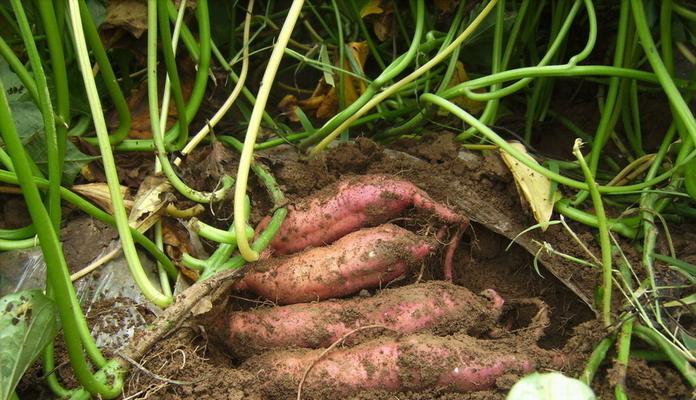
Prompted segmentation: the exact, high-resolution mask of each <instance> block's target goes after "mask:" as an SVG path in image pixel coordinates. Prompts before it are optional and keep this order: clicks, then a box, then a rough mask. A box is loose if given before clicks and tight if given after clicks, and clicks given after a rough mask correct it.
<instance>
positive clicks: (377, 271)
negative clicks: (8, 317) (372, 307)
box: [236, 224, 435, 304]
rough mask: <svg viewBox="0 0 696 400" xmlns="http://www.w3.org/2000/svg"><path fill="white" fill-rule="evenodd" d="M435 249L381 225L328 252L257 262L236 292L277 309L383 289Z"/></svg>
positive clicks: (432, 243)
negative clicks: (249, 294) (269, 302)
mask: <svg viewBox="0 0 696 400" xmlns="http://www.w3.org/2000/svg"><path fill="white" fill-rule="evenodd" d="M434 248H435V241H434V240H432V239H429V238H426V237H422V236H418V235H416V234H414V233H412V232H410V231H408V230H406V229H403V228H400V227H398V226H396V225H391V224H384V225H381V226H378V227H376V228H368V229H362V230H359V231H357V232H353V233H351V234H349V235H346V236H344V237H342V238H341V239H339V240H337V241H336V242H335V243H333V244H332V245H329V246H324V247H316V248H312V249H308V250H305V251H303V252H301V253H296V254H293V255H289V256H283V257H278V258H270V259H266V260H262V261H259V262H257V263H256V264H254V266H253V270H251V271H249V273H247V275H246V276H245V277H244V278H243V279H242V280H241V281H240V282H239V283H238V284H237V285H236V288H237V289H240V290H247V291H250V292H253V293H256V294H257V295H260V296H263V297H265V298H267V299H269V300H272V301H274V302H276V303H278V304H293V303H306V302H310V301H315V300H323V299H328V298H336V297H344V296H348V295H351V294H354V293H357V292H359V291H360V290H361V289H365V288H373V287H378V286H382V285H386V284H387V283H389V282H391V281H392V280H394V279H396V278H398V277H400V276H401V275H403V274H404V273H405V272H406V270H407V268H408V266H409V265H413V264H414V263H417V262H419V261H420V260H422V259H423V258H424V257H425V256H426V255H427V254H429V253H430V252H431V251H433V249H434Z"/></svg>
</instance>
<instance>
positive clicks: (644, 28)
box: [631, 0, 696, 143]
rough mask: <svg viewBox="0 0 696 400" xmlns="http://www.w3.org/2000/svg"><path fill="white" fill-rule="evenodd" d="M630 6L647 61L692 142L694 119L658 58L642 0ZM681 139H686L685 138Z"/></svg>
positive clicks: (695, 138)
mask: <svg viewBox="0 0 696 400" xmlns="http://www.w3.org/2000/svg"><path fill="white" fill-rule="evenodd" d="M631 8H632V10H633V20H634V22H635V24H636V30H637V31H638V37H639V38H640V42H641V44H642V45H643V49H644V50H645V55H646V57H647V58H648V62H650V66H651V67H652V69H653V71H654V72H655V75H656V76H657V79H658V81H659V82H660V85H662V89H663V90H664V93H665V95H666V96H667V99H668V100H669V102H670V105H671V106H672V111H673V113H674V114H675V116H676V117H677V120H678V121H679V122H680V123H682V124H683V125H684V129H685V130H686V134H687V135H688V137H690V138H691V141H692V143H693V142H696V120H695V119H694V115H693V113H692V112H691V109H690V108H689V105H688V104H686V102H685V101H684V98H683V97H682V96H681V94H680V93H679V90H678V89H677V86H676V85H675V83H674V80H673V79H672V77H671V76H670V74H669V70H668V69H667V67H666V66H665V64H664V61H663V60H662V58H660V54H659V53H658V51H657V47H656V46H655V42H654V41H653V38H652V35H651V33H650V28H649V27H648V22H647V20H646V17H645V11H644V10H643V0H631ZM683 139H684V140H686V138H683Z"/></svg>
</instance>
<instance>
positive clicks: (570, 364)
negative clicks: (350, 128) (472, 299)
mask: <svg viewBox="0 0 696 400" xmlns="http://www.w3.org/2000/svg"><path fill="white" fill-rule="evenodd" d="M394 148H395V149H399V150H402V151H405V152H407V153H411V154H413V155H414V156H415V157H410V156H408V155H405V154H403V153H400V152H394V151H392V150H384V149H382V148H380V147H379V146H377V145H375V144H374V143H372V142H370V141H369V140H362V139H359V140H357V141H356V142H354V143H349V144H345V145H342V146H340V147H338V148H336V149H333V150H330V151H328V152H326V153H325V154H324V155H322V156H321V157H318V158H315V159H311V160H305V159H303V158H302V157H300V156H298V155H297V153H296V152H294V151H293V150H291V149H289V148H285V149H275V150H273V151H271V152H268V153H265V154H262V155H261V156H260V157H259V160H260V161H262V162H264V163H265V164H266V165H268V166H269V167H270V168H271V169H272V171H273V173H274V175H275V176H276V178H277V179H278V180H279V182H280V184H281V185H282V187H283V189H284V190H285V191H286V195H287V197H288V199H289V200H290V202H295V201H297V200H298V199H300V198H302V197H305V196H307V195H309V194H311V193H314V192H315V191H317V190H320V189H322V188H323V187H325V186H326V185H328V184H330V183H332V182H335V181H337V180H338V179H340V178H341V177H345V176H348V175H356V174H358V175H359V174H366V173H383V174H392V175H397V176H399V177H401V178H404V179H408V180H410V181H412V182H414V183H415V184H416V185H418V186H419V187H421V188H422V189H424V190H425V191H427V192H428V193H429V194H430V195H431V196H432V197H433V198H434V199H435V200H438V201H441V202H445V203H447V204H449V205H450V206H451V207H453V208H454V209H455V210H457V211H459V212H461V213H463V214H465V215H467V216H469V217H471V219H472V220H473V221H474V222H473V223H472V226H471V228H470V229H469V230H468V232H467V235H466V237H465V238H464V241H463V243H462V245H460V247H459V251H458V253H457V257H456V258H455V267H456V271H455V282H456V283H457V284H460V285H462V286H464V287H467V288H469V289H470V290H471V291H473V292H474V293H477V292H480V291H481V290H483V289H487V288H493V289H494V290H496V291H497V292H498V293H499V294H500V295H501V296H503V298H505V299H506V302H507V304H508V306H506V309H505V312H504V315H503V316H502V318H501V320H500V323H499V330H498V332H497V336H496V337H495V338H491V337H486V335H483V334H478V336H479V337H478V338H472V337H470V336H469V335H471V334H474V333H472V332H467V333H468V334H469V335H464V336H462V334H461V333H460V334H458V335H460V336H459V337H460V338H462V340H464V342H465V343H466V344H465V346H468V347H466V351H467V352H470V353H471V354H479V353H480V352H481V351H483V350H481V349H482V348H483V347H481V346H485V348H486V349H487V350H486V351H488V350H490V352H488V353H486V354H488V355H490V354H493V355H495V354H525V355H527V356H529V357H532V358H533V359H535V361H537V362H538V365H539V369H541V370H544V369H546V368H552V369H558V368H561V369H562V370H563V372H565V373H566V374H569V375H570V376H577V375H578V374H579V373H580V371H581V370H582V368H583V366H584V363H585V361H586V359H587V357H588V356H589V354H590V352H591V351H592V350H593V349H594V346H595V345H596V344H597V342H598V341H599V340H600V339H601V338H602V337H603V336H604V335H605V334H606V332H605V331H604V329H602V328H601V327H600V325H599V323H598V322H597V320H596V319H595V313H594V311H593V309H592V308H591V305H592V299H593V291H594V288H595V287H596V286H597V284H598V282H599V278H600V274H599V272H598V271H592V270H588V269H587V268H585V267H581V266H578V265H575V264H571V263H568V262H565V261H564V260H562V259H560V258H559V257H551V256H548V255H546V254H542V255H541V258H540V259H541V264H540V268H539V271H538V272H537V271H535V267H534V263H533V257H532V255H531V254H535V253H537V250H538V249H539V243H543V242H544V241H546V242H548V243H550V244H551V245H552V246H553V247H554V248H555V249H556V250H559V251H561V252H565V253H568V254H571V255H574V256H577V257H580V258H586V255H585V254H584V253H583V252H582V251H581V250H580V249H578V247H579V246H577V244H576V243H575V242H574V241H573V240H572V239H570V238H569V237H568V235H566V234H565V232H564V231H563V230H562V229H554V227H552V228H550V229H549V230H548V231H547V232H546V233H540V232H532V233H530V234H528V235H526V236H524V237H522V238H520V239H518V240H517V244H513V245H512V246H511V247H510V249H509V250H506V247H507V246H508V244H509V242H510V239H511V238H513V237H515V236H516V235H517V234H518V233H519V232H521V231H522V230H523V229H525V228H526V227H528V226H530V225H533V220H532V218H531V217H530V216H528V215H527V214H526V213H525V212H524V211H523V209H522V207H521V206H520V202H519V198H518V195H517V192H516V189H515V187H514V183H513V181H512V177H511V176H510V174H509V172H508V170H507V168H505V166H504V165H503V164H502V162H501V160H500V159H499V157H498V156H497V154H495V153H489V154H484V155H481V154H480V153H469V152H462V154H459V150H458V146H456V145H455V144H454V142H453V141H452V137H451V136H450V135H438V136H431V137H429V138H427V139H426V140H425V141H424V142H422V143H415V142H405V141H404V142H400V143H396V144H395V145H394ZM458 155H459V157H458ZM257 190H258V188H254V189H253V192H252V193H256V191H257ZM264 201H266V202H267V200H264ZM255 206H256V204H255ZM255 208H256V207H255ZM260 217H261V216H260V215H259V216H256V219H257V220H258V218H260ZM406 217H408V218H406V219H399V220H397V221H393V222H395V223H397V224H400V225H402V226H404V227H407V228H409V229H411V230H414V231H418V232H424V231H428V229H427V228H429V227H430V228H432V226H431V225H432V219H430V218H428V216H426V215H422V214H421V213H419V212H412V213H409V215H407V216H406ZM571 227H573V229H576V232H578V234H579V235H580V237H581V238H582V240H583V241H586V242H587V243H586V244H587V246H588V247H589V248H590V250H591V251H596V250H597V247H596V244H595V242H594V238H593V237H592V235H590V234H588V233H586V231H585V230H583V229H582V226H579V225H574V224H571ZM429 231H430V232H432V231H433V230H432V229H430V230H429ZM440 260H441V254H437V255H435V256H433V257H431V258H430V259H429V261H428V262H427V263H425V264H424V268H423V269H421V270H419V269H418V268H416V269H415V270H413V271H411V273H409V275H408V276H407V278H406V279H403V280H401V281H399V282H398V283H397V285H407V284H410V283H413V282H415V281H416V280H418V279H420V280H429V279H437V278H439V277H441V273H440V270H441V268H440ZM226 293H227V292H226ZM360 295H367V296H370V295H372V294H371V293H370V292H367V291H363V292H361V294H360ZM235 296H236V294H235ZM617 297H619V296H617ZM528 298H538V299H540V301H539V300H537V302H536V303H533V302H531V303H530V302H525V300H523V299H528ZM619 298H620V297H619ZM217 301H218V303H219V304H222V303H224V304H227V305H228V306H229V304H232V307H236V308H237V309H240V308H241V309H249V308H254V307H257V306H258V304H256V303H255V300H253V299H252V301H240V300H238V299H236V298H234V297H231V298H230V297H227V295H223V296H220V297H219V298H217ZM219 304H218V307H215V308H213V312H212V313H209V314H208V315H207V316H206V317H205V318H189V319H188V321H186V322H184V323H182V321H172V322H176V323H177V324H178V325H177V326H178V328H177V329H175V330H174V331H173V332H172V333H171V334H170V335H168V336H166V338H164V339H163V340H159V341H158V342H157V344H156V345H154V346H152V347H151V348H149V351H148V353H147V354H146V355H145V356H144V357H143V358H142V359H140V360H138V361H139V362H140V364H142V366H143V367H144V368H145V369H147V370H148V371H149V372H143V371H142V370H140V369H137V368H132V371H133V373H132V374H131V375H130V377H129V379H128V382H127V385H126V391H125V393H124V397H128V398H141V399H142V398H148V397H149V398H158V399H181V398H196V399H259V400H260V399H264V398H269V399H290V398H295V396H296V390H297V384H298V383H299V382H298V381H297V380H296V379H294V378H292V377H287V379H285V380H284V381H282V382H280V381H278V382H268V381H264V378H263V377H264V376H266V375H264V374H262V373H261V372H260V371H254V370H253V369H248V368H247V369H244V368H241V367H240V366H241V365H243V364H241V363H240V362H241V360H238V359H234V358H233V357H231V356H229V355H228V354H227V353H226V352H225V351H224V350H223V349H222V347H221V346H219V345H217V344H216V343H215V341H214V340H212V339H211V338H212V336H215V335H212V334H211V333H212V332H209V329H211V326H212V325H210V324H209V323H208V322H209V318H211V315H212V317H213V318H217V319H220V318H223V316H224V314H220V312H221V311H220V309H219V307H220V305H219ZM535 304H536V305H540V304H541V305H547V306H548V310H549V321H548V326H546V328H545V329H542V328H543V327H540V326H539V325H546V323H543V322H540V321H541V320H540V319H539V318H540V317H539V316H538V315H537V314H536V313H537V312H538V311H539V310H538V308H539V307H537V306H535ZM261 306H267V304H261ZM542 331H543V332H544V334H543V336H542V337H541V338H540V339H538V340H537V337H536V336H537V335H538V334H539V333H540V332H542ZM534 332H536V333H534ZM437 333H438V332H437V331H436V330H435V331H434V332H433V333H432V334H434V335H437ZM534 342H536V343H534ZM340 348H341V347H340V346H339V348H337V349H336V351H340ZM481 354H482V353H481ZM272 355H273V353H270V355H269V357H271V356H272ZM613 356H614V354H613V350H612V352H610V353H609V355H608V357H607V360H608V361H607V362H606V363H605V364H606V365H603V366H602V367H601V368H600V370H599V372H598V374H597V377H596V379H595V381H594V384H593V388H594V389H595V391H596V393H597V394H598V395H599V396H600V398H612V397H613V392H612V389H611V387H610V386H609V383H608V379H609V378H608V377H609V376H610V367H611V363H610V362H609V361H610V360H611V359H612V357H613ZM409 360H410V361H409ZM409 360H403V362H406V361H409V363H408V364H409V365H411V366H412V367H413V368H414V369H417V368H416V367H417V366H419V365H421V364H423V363H424V359H423V358H419V357H416V358H414V359H409ZM252 364H253V363H252ZM246 365H248V364H246ZM426 369H427V368H426ZM421 370H422V368H421ZM433 373H435V371H433ZM154 374H156V375H154ZM423 378H424V379H426V378H432V374H431V375H428V376H424V377H423ZM518 378H519V374H518V373H516V372H515V371H512V372H511V374H509V375H504V376H503V377H501V378H499V379H498V380H497V381H496V384H495V386H494V387H493V388H492V389H489V390H486V391H479V392H474V393H468V394H461V393H448V392H447V391H446V390H442V389H438V390H435V389H431V390H428V391H425V392H418V393H416V392H412V391H408V392H399V393H387V392H384V391H365V392H360V393H358V394H355V395H352V396H351V395H346V396H342V397H344V398H347V399H365V400H367V399H370V400H371V399H394V398H399V399H476V400H482V399H503V398H504V397H505V393H506V391H507V389H509V387H510V386H511V385H512V384H513V383H514V382H515V381H516V379H518ZM307 379H308V381H307V382H306V385H307V386H306V388H309V389H308V391H307V392H305V395H304V396H303V398H332V397H335V395H334V396H328V395H325V390H326V387H320V388H318V386H321V385H320V382H323V383H324V384H326V385H329V383H328V382H325V381H321V380H320V378H317V377H315V378H314V379H319V380H315V381H312V379H313V378H312V375H311V374H310V375H309V377H308V378H307ZM172 380H176V381H179V382H174V381H172ZM626 382H627V385H628V393H629V395H630V397H631V399H639V400H640V399H654V398H665V399H683V398H687V397H688V396H689V391H688V388H687V385H686V384H685V383H684V382H683V381H682V380H681V378H680V377H679V375H678V374H677V373H675V372H674V371H673V370H672V369H671V368H670V367H669V364H667V363H660V362H650V363H646V362H642V361H636V362H634V361H632V362H631V367H630V368H629V369H628V376H627V380H626ZM269 385H270V386H269ZM269 387H270V391H269ZM312 388H315V389H317V388H318V389H317V390H312ZM131 396H133V397H131ZM264 396H265V397H264ZM312 396H314V397H312Z"/></svg>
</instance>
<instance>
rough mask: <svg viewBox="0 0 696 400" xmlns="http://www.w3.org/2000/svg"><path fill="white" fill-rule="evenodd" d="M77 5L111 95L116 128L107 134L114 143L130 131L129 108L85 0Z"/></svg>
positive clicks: (90, 139)
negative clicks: (116, 119) (116, 117)
mask: <svg viewBox="0 0 696 400" xmlns="http://www.w3.org/2000/svg"><path fill="white" fill-rule="evenodd" d="M79 6H80V18H81V20H82V28H83V31H84V36H85V39H86V41H87V44H88V45H89V48H91V49H92V54H93V55H94V59H95V61H96V62H97V65H99V71H101V76H102V79H103V81H104V86H105V87H106V91H107V93H109V96H110V97H111V101H112V102H113V104H114V108H115V109H116V114H117V115H118V128H116V130H115V131H114V132H112V133H111V135H110V136H109V142H110V143H111V144H112V145H115V144H118V143H120V142H122V141H123V140H124V139H125V138H126V137H127V136H128V133H129V132H130V128H131V122H132V121H131V113H130V109H129V108H128V103H127V102H126V98H125V97H123V92H122V91H121V87H120V86H119V85H118V80H117V79H116V74H114V70H113V68H111V63H110V62H109V57H108V55H107V54H106V50H104V45H103V44H102V42H101V38H100V37H99V32H98V31H97V27H96V25H94V21H93V20H92V14H91V13H90V12H89V8H88V7H87V4H86V3H85V0H79ZM84 140H85V141H87V142H89V143H92V144H97V143H98V141H99V139H98V138H84Z"/></svg>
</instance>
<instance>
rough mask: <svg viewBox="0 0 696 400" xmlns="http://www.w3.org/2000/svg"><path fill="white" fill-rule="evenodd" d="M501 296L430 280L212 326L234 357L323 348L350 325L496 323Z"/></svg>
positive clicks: (400, 330) (479, 327)
mask: <svg viewBox="0 0 696 400" xmlns="http://www.w3.org/2000/svg"><path fill="white" fill-rule="evenodd" d="M502 308H503V300H502V299H501V298H500V296H497V294H496V293H495V292H493V291H492V290H491V289H488V290H487V293H486V296H485V297H484V296H477V295H475V294H474V293H472V292H471V291H469V290H468V289H467V288H465V287H462V286H457V285H453V284H451V283H448V282H442V281H433V282H428V283H424V284H416V285H408V286H405V287H401V288H397V289H386V290H383V291H381V292H380V293H379V294H377V295H375V296H373V297H369V298H360V297H358V298H352V299H348V300H327V301H323V302H320V303H309V304H293V305H288V306H281V307H271V308H257V309H254V310H250V311H244V312H231V313H230V314H229V315H228V316H227V318H221V319H219V321H218V323H217V326H215V327H214V329H212V330H211V334H212V335H214V336H216V337H217V338H218V340H219V341H221V342H222V343H223V344H224V345H225V346H226V347H227V349H228V350H229V351H230V352H231V353H232V354H233V355H235V356H236V357H238V358H246V357H249V356H251V355H253V354H259V353H261V352H263V351H265V350H268V349H276V348H288V347H303V348H325V347H329V346H330V345H331V344H332V343H334V342H335V341H336V340H339V339H340V338H341V337H342V336H344V335H345V334H347V333H349V332H351V331H352V330H354V329H356V328H359V327H361V326H366V325H381V326H383V327H384V328H386V329H387V330H389V331H393V332H394V333H396V334H399V335H404V334H412V333H415V332H419V331H422V330H426V329H436V330H437V331H438V333H439V334H451V333H454V332H457V331H467V330H470V329H475V330H476V331H477V332H481V331H485V330H487V329H490V328H492V327H494V326H495V323H496V321H497V320H498V318H499V317H500V314H501V312H502ZM383 333H384V332H383V331H382V330H378V329H372V330H365V331H362V332H360V334H357V335H352V336H350V337H349V338H348V339H347V340H346V342H345V344H348V345H352V344H355V343H358V342H361V341H365V340H368V339H370V338H373V337H374V336H375V335H381V334H383Z"/></svg>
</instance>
